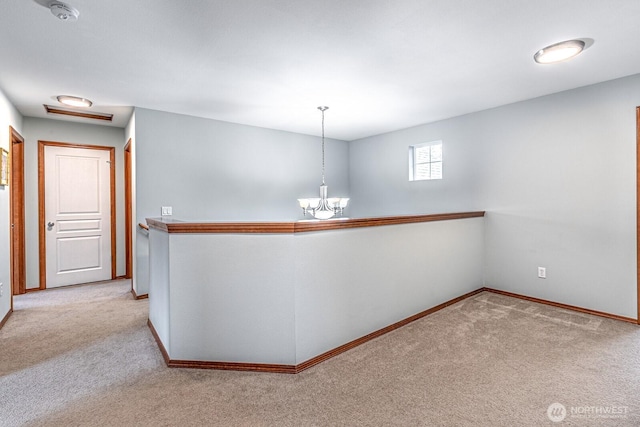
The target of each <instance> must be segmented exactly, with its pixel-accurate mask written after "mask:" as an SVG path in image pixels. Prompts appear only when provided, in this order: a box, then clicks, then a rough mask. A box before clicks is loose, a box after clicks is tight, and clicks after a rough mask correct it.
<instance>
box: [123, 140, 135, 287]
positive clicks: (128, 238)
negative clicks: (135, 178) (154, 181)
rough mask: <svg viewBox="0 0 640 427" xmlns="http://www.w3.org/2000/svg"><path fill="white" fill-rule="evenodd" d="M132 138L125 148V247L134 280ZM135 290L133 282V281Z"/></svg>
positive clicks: (129, 273)
mask: <svg viewBox="0 0 640 427" xmlns="http://www.w3.org/2000/svg"><path fill="white" fill-rule="evenodd" d="M131 145H132V143H131V138H129V141H127V143H126V144H125V146H124V247H125V274H124V277H125V278H126V279H133V234H132V233H133V218H131V214H132V194H131V193H132V185H131V172H132V171H131ZM131 289H132V290H133V280H131Z"/></svg>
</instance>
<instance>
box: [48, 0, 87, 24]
mask: <svg viewBox="0 0 640 427" xmlns="http://www.w3.org/2000/svg"><path fill="white" fill-rule="evenodd" d="M49 9H51V13H52V14H53V16H55V17H56V18H58V19H59V20H61V21H67V22H74V21H77V20H78V15H80V12H78V10H77V9H75V8H73V7H71V6H69V5H68V4H66V3H62V2H59V1H54V2H52V3H51V4H50V5H49Z"/></svg>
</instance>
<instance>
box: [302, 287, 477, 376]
mask: <svg viewBox="0 0 640 427" xmlns="http://www.w3.org/2000/svg"><path fill="white" fill-rule="evenodd" d="M480 292H482V290H481V289H476V290H475V291H471V292H469V293H466V294H464V295H462V296H459V297H456V298H453V299H451V300H449V301H446V302H443V303H442V304H438V305H436V306H435V307H431V308H429V309H427V310H424V311H421V312H420V313H417V314H414V315H413V316H410V317H407V318H406V319H403V320H401V321H399V322H396V323H394V324H392V325H389V326H386V327H384V328H382V329H378V330H377V331H374V332H371V333H370V334H368V335H365V336H363V337H360V338H358V339H355V340H353V341H351V342H348V343H346V344H343V345H341V346H340V347H336V348H334V349H333V350H329V351H327V352H326V353H322V354H321V355H319V356H316V357H314V358H311V359H309V360H307V361H306V362H302V363H300V364H298V365H296V373H297V372H301V371H304V370H305V369H309V368H310V367H312V366H314V365H317V364H318V363H321V362H324V361H325V360H327V359H331V358H332V357H335V356H337V355H339V354H341V353H344V352H345V351H347V350H351V349H352V348H355V347H357V346H359V345H362V344H364V343H366V342H367V341H371V340H372V339H374V338H378V337H380V336H382V335H384V334H386V333H389V332H391V331H393V330H396V329H398V328H401V327H402V326H405V325H408V324H409V323H411V322H414V321H416V320H418V319H421V318H423V317H425V316H428V315H429V314H432V313H435V312H436V311H439V310H442V309H443V308H445V307H448V306H450V305H452V304H455V303H457V302H460V301H462V300H464V299H467V298H469V297H472V296H474V295H476V294H479V293H480Z"/></svg>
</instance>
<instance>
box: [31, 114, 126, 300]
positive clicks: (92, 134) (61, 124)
mask: <svg viewBox="0 0 640 427" xmlns="http://www.w3.org/2000/svg"><path fill="white" fill-rule="evenodd" d="M22 136H23V137H24V139H25V147H24V148H25V153H24V155H25V165H24V166H25V215H26V218H25V220H26V253H27V259H26V262H27V288H28V289H31V288H37V287H38V286H39V254H38V141H39V140H42V141H55V142H66V143H75V144H88V145H101V146H107V147H115V148H116V273H117V275H119V276H120V275H124V273H125V259H124V258H125V251H124V186H123V183H124V157H123V147H124V144H125V142H126V141H125V139H124V130H123V129H122V128H115V127H109V126H99V125H92V124H83V123H73V122H65V121H61V120H49V119H40V118H34V117H25V119H24V133H23V134H22Z"/></svg>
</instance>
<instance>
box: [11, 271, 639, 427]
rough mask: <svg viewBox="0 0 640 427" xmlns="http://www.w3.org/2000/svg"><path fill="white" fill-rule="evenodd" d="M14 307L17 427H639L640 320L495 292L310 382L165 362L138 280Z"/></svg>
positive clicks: (371, 346)
mask: <svg viewBox="0 0 640 427" xmlns="http://www.w3.org/2000/svg"><path fill="white" fill-rule="evenodd" d="M14 302H15V312H14V313H13V315H12V316H11V318H10V319H9V321H8V322H7V323H6V325H5V326H4V328H3V329H2V330H0V425H2V426H18V425H28V426H201V425H206V426H510V427H511V426H544V425H558V426H638V425H640V404H639V400H640V328H639V327H638V326H635V325H632V324H627V323H623V322H619V321H614V320H608V319H603V318H599V317H593V316H589V315H583V314H580V313H574V312H569V311H565V310H560V309H556V308H552V307H547V306H543V305H539V304H534V303H530V302H525V301H521V300H518V299H513V298H509V297H504V296H500V295H495V294H490V293H481V294H478V295H476V296H475V297H472V298H470V299H467V300H465V301H462V302H460V303H458V304H455V305H453V306H451V307H448V308H446V309H444V310H441V311H439V312H437V313H435V314H432V315H430V316H428V317H426V318H424V319H421V320H419V321H416V322H414V323H412V324H410V325H408V326H406V327H404V328H401V329H399V330H397V331H394V332H392V333H390V334H387V335H385V336H383V337H381V338H378V339H376V340H374V341H371V342H369V343H367V344H365V345H363V346H360V347H358V348H356V349H354V350H351V351H349V352H347V353H344V354H342V355H340V356H338V357H336V358H334V359H331V360H329V361H327V362H325V363H322V364H320V365H318V366H315V367H313V368H311V369H309V370H307V371H304V372H302V373H300V374H298V375H287V374H264V373H245V372H225V371H210V370H188V369H169V368H166V367H165V365H164V362H163V360H162V357H161V355H160V352H159V350H158V348H157V346H156V344H155V342H154V340H153V338H152V336H151V333H150V332H149V330H148V328H147V326H146V320H147V306H148V302H147V301H146V300H140V301H135V300H133V298H132V297H131V294H130V293H129V283H128V281H115V282H111V283H105V284H97V285H85V286H75V287H69V288H64V289H54V290H48V291H44V292H36V293H30V294H26V295H22V296H19V297H16V298H15V300H14ZM553 403H560V404H562V405H564V406H563V407H564V409H565V410H566V414H565V418H564V420H563V421H560V422H557V423H554V422H552V421H551V419H550V418H549V416H548V415H547V410H548V408H549V406H550V405H551V404H553ZM554 414H555V416H556V417H557V418H555V419H556V420H558V419H560V418H561V415H562V412H555V413H552V418H553V416H554Z"/></svg>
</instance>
